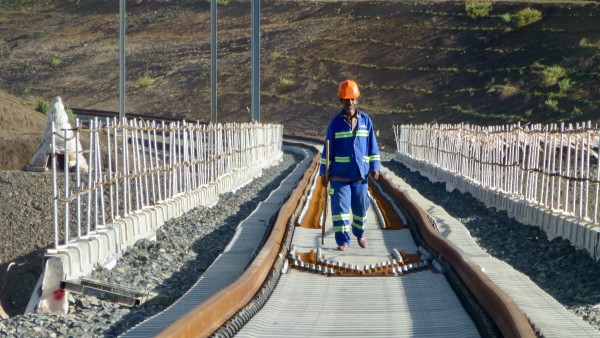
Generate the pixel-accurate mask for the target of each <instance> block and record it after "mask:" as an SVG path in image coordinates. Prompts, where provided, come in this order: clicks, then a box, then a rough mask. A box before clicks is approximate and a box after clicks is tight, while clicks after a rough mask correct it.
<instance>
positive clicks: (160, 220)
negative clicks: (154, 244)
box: [154, 203, 167, 228]
mask: <svg viewBox="0 0 600 338" xmlns="http://www.w3.org/2000/svg"><path fill="white" fill-rule="evenodd" d="M154 211H156V227H157V228H160V227H161V226H163V224H165V220H166V214H167V206H166V205H165V204H164V203H161V204H158V205H156V206H154Z"/></svg>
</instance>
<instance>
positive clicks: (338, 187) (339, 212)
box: [330, 181, 351, 246]
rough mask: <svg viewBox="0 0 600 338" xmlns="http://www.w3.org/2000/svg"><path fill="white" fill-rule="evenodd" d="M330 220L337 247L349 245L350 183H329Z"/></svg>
mask: <svg viewBox="0 0 600 338" xmlns="http://www.w3.org/2000/svg"><path fill="white" fill-rule="evenodd" d="M331 190H333V193H332V194H331V198H330V200H331V219H332V221H333V230H334V231H335V242H336V243H337V245H338V246H339V245H342V244H344V243H348V245H350V221H351V215H350V196H351V192H350V182H338V181H332V182H331Z"/></svg>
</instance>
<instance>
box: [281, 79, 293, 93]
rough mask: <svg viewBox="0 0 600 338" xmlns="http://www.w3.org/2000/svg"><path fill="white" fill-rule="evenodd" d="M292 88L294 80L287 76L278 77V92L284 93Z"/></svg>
mask: <svg viewBox="0 0 600 338" xmlns="http://www.w3.org/2000/svg"><path fill="white" fill-rule="evenodd" d="M293 88H294V80H292V79H289V78H287V77H281V78H279V92H280V93H281V94H285V93H288V92H290V91H291V90H292V89H293Z"/></svg>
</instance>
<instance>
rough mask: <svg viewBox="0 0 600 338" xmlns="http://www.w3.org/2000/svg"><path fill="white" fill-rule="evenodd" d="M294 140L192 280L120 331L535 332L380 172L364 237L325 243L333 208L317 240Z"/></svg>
mask: <svg viewBox="0 0 600 338" xmlns="http://www.w3.org/2000/svg"><path fill="white" fill-rule="evenodd" d="M297 151H298V150H297ZM299 151H301V152H303V153H304V154H305V156H306V160H305V161H304V162H303V163H301V164H299V165H298V168H297V169H296V170H295V171H294V172H295V173H294V174H292V175H291V176H290V177H289V178H288V179H286V181H285V182H284V183H282V185H281V187H280V188H279V189H278V190H276V191H275V192H273V193H272V195H271V197H273V199H274V200H273V201H271V200H267V201H265V202H263V203H262V205H261V207H260V208H259V209H257V210H256V211H255V213H254V214H253V216H251V217H249V219H247V220H245V221H244V223H242V224H240V226H239V228H238V233H237V234H236V236H234V239H233V240H232V243H230V245H229V246H228V248H226V250H225V251H224V253H223V254H222V255H221V256H220V257H219V258H218V259H217V260H216V261H215V263H214V264H213V265H212V266H211V268H209V270H208V271H207V272H206V273H205V274H204V275H203V276H202V278H200V280H199V281H198V283H196V285H194V287H193V288H192V289H191V290H190V291H189V292H188V293H187V294H186V295H184V296H183V297H182V298H181V299H180V300H179V301H177V302H176V303H175V304H173V305H172V306H171V307H170V308H168V309H167V310H165V311H164V312H163V313H161V314H159V315H157V316H155V317H153V318H151V319H150V320H147V321H145V322H143V323H141V324H140V325H138V326H136V327H134V328H133V329H131V330H130V331H128V332H126V333H125V334H124V335H123V337H141V336H148V335H154V334H157V333H158V332H160V333H159V334H158V336H159V337H197V336H210V335H214V336H232V335H236V334H237V335H239V336H261V337H262V336H273V337H276V336H284V335H286V336H333V335H340V336H341V335H343V336H363V337H364V336H390V337H391V336H394V337H398V336H405V337H414V336H427V337H435V336H438V337H449V336H461V337H468V336H470V337H477V336H506V337H509V336H512V337H517V336H519V337H533V336H535V330H534V328H533V327H532V325H531V324H530V323H529V321H528V319H527V318H526V317H525V315H524V314H523V312H522V311H521V310H520V309H519V308H518V306H517V305H516V304H515V303H514V302H513V301H512V299H511V298H510V297H509V296H508V295H506V294H505V293H504V292H503V291H502V290H501V289H499V288H498V287H497V286H495V285H494V283H492V282H491V280H490V279H489V277H487V276H486V275H485V274H484V273H483V272H482V271H481V269H480V268H479V267H478V266H477V265H476V264H474V263H473V262H471V261H470V260H469V259H468V258H467V257H465V256H463V255H462V254H461V252H460V250H459V249H457V248H456V247H454V245H452V244H451V243H449V242H447V241H445V240H444V239H443V238H442V237H441V236H440V235H439V234H437V232H436V230H435V227H434V226H433V225H432V223H431V221H430V219H429V217H428V216H427V214H426V213H425V212H424V211H422V210H421V209H420V208H419V207H418V206H417V205H416V204H415V203H414V202H412V201H411V199H410V197H408V196H407V195H405V194H404V193H403V192H401V191H399V190H398V189H395V185H394V184H393V183H392V182H391V181H389V180H388V179H386V178H383V179H382V180H381V181H380V182H371V188H370V190H371V195H372V196H373V207H372V208H370V211H369V215H368V219H369V221H368V224H367V225H366V227H367V231H368V232H367V233H368V236H369V246H368V248H366V249H361V248H359V247H358V246H357V245H354V246H353V247H352V248H351V250H349V251H347V252H340V251H337V250H335V247H336V245H335V243H334V236H333V233H332V230H331V229H332V227H331V225H330V223H331V219H328V220H327V221H326V224H325V227H326V229H327V233H326V238H325V245H324V246H321V245H320V243H321V229H320V227H318V226H316V225H318V224H319V220H318V218H319V215H320V214H321V210H320V208H319V205H320V204H321V203H319V201H320V198H321V196H322V194H323V187H322V186H321V185H320V184H319V180H317V179H316V173H315V170H317V167H318V160H319V156H315V151H314V150H312V151H311V150H306V149H302V150H299ZM296 183H297V184H296ZM286 196H288V197H287V198H285V197H286ZM281 198H284V199H285V200H286V202H285V203H284V204H283V205H281V207H280V208H279V213H278V214H276V215H275V216H271V217H270V219H271V221H270V222H268V221H266V219H268V218H269V217H268V216H267V215H268V213H269V212H270V213H272V212H273V209H274V208H278V207H279V205H278V204H280V202H277V201H276V200H279V199H281ZM263 207H264V208H263ZM253 217H254V218H255V219H254V220H253V219H252V218H253ZM265 222H266V223H269V224H270V226H268V228H270V232H264V234H262V233H261V231H259V228H260V227H261V226H262V228H265ZM257 248H260V250H258V249H257Z"/></svg>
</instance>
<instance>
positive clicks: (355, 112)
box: [342, 109, 361, 119]
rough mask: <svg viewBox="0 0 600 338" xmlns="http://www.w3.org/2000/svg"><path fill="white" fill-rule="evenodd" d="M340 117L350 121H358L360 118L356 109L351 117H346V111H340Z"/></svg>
mask: <svg viewBox="0 0 600 338" xmlns="http://www.w3.org/2000/svg"><path fill="white" fill-rule="evenodd" d="M342 117H343V118H345V119H351V118H357V119H359V118H361V116H360V111H359V110H358V109H356V110H355V111H354V115H351V116H348V115H346V111H345V110H343V109H342Z"/></svg>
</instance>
